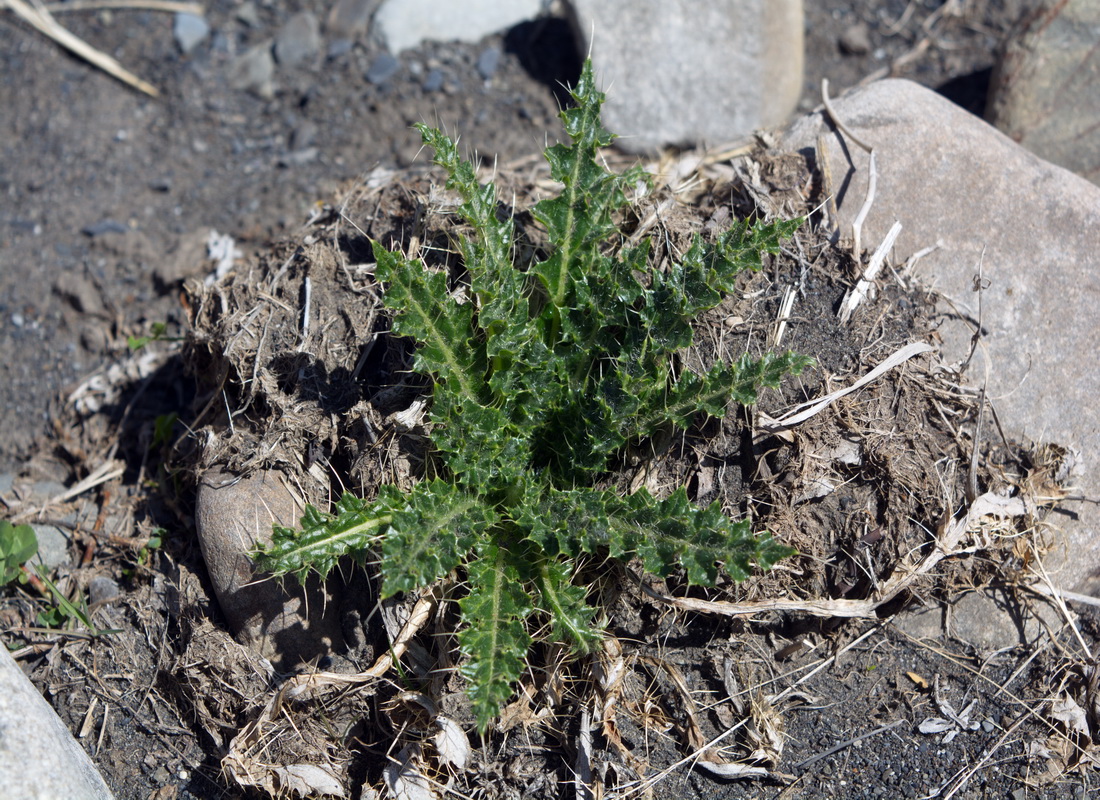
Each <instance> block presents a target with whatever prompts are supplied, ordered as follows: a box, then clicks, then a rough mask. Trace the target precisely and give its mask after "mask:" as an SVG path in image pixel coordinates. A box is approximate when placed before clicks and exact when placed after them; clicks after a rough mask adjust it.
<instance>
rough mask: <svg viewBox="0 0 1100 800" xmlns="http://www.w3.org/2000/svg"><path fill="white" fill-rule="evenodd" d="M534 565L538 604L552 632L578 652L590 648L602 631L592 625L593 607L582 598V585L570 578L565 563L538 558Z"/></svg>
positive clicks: (599, 637) (594, 612)
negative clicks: (539, 601) (548, 619)
mask: <svg viewBox="0 0 1100 800" xmlns="http://www.w3.org/2000/svg"><path fill="white" fill-rule="evenodd" d="M536 569H537V573H536V575H535V583H536V585H537V586H538V592H539V597H540V598H541V601H542V603H541V605H542V608H543V610H545V611H546V612H547V613H548V614H549V616H550V623H551V625H552V626H553V629H554V634H555V635H556V636H557V637H558V638H559V639H560V640H562V641H565V642H568V643H570V644H573V645H574V646H575V647H576V648H577V649H578V650H580V652H582V653H588V652H591V651H592V648H593V647H595V645H597V644H598V643H599V642H600V640H601V639H602V638H603V634H602V633H601V632H600V631H599V630H598V629H597V628H595V627H594V624H593V617H594V616H595V614H596V611H595V609H594V608H592V607H591V606H589V605H588V604H587V603H585V602H584V595H585V592H584V589H582V588H581V587H580V586H576V585H575V584H573V583H572V582H570V569H569V566H568V565H567V564H563V563H561V562H559V561H550V560H548V559H546V558H539V559H538V560H537V561H536Z"/></svg>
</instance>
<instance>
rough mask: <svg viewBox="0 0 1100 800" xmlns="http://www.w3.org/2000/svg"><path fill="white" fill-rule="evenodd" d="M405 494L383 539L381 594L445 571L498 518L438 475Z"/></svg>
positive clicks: (413, 586)
mask: <svg viewBox="0 0 1100 800" xmlns="http://www.w3.org/2000/svg"><path fill="white" fill-rule="evenodd" d="M403 499H404V507H403V508H401V509H399V510H398V509H395V510H394V511H393V514H392V519H391V521H390V526H389V531H388V532H387V534H386V537H385V539H384V540H383V542H382V597H391V596H393V595H395V594H397V593H398V592H407V591H411V590H412V589H419V588H420V587H422V586H427V585H428V584H429V583H431V582H432V581H434V580H436V579H437V578H440V577H442V576H444V575H446V574H447V573H448V572H450V571H451V570H452V569H454V568H455V567H457V566H458V565H459V563H460V562H461V561H462V559H463V557H464V556H465V555H466V554H467V553H468V552H469V551H470V549H471V547H473V545H474V542H475V541H477V539H478V538H479V537H481V536H483V535H484V534H485V533H486V531H488V529H489V528H490V527H491V526H493V525H495V524H496V523H497V521H498V519H499V517H498V516H497V514H496V512H495V511H494V510H493V509H492V507H490V506H488V505H486V504H485V502H484V501H483V500H482V499H481V498H480V497H478V496H476V495H471V494H468V493H466V492H463V491H462V490H461V489H458V488H457V487H455V486H454V485H452V484H449V483H445V482H444V481H441V480H439V479H436V480H431V481H424V482H423V483H419V484H417V485H416V486H415V487H413V490H412V492H410V493H409V494H408V495H406V496H405V497H404V498H403Z"/></svg>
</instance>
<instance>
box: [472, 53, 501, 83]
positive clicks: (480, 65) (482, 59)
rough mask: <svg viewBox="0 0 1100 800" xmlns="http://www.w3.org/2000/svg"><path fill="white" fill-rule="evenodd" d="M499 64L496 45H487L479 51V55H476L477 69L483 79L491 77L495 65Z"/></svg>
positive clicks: (495, 67) (494, 70) (495, 69)
mask: <svg viewBox="0 0 1100 800" xmlns="http://www.w3.org/2000/svg"><path fill="white" fill-rule="evenodd" d="M499 65H500V49H499V48H496V47H488V48H486V49H485V50H482V51H481V55H479V56H478V57H477V71H478V74H479V75H481V77H482V78H484V79H485V80H489V79H490V78H491V77H493V73H494V72H496V71H497V67H498V66H499Z"/></svg>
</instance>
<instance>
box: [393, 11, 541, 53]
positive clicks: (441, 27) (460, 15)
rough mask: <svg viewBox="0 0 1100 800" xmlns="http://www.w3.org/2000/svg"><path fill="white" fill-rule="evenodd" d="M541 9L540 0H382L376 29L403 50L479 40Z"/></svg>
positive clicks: (394, 48)
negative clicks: (426, 44) (440, 43)
mask: <svg viewBox="0 0 1100 800" xmlns="http://www.w3.org/2000/svg"><path fill="white" fill-rule="evenodd" d="M541 10H542V2H541V0H465V2H462V3H455V2H440V0H383V3H382V5H381V6H379V8H378V11H377V12H376V13H375V15H374V27H373V31H374V32H375V33H377V34H378V36H379V37H380V38H381V39H382V42H383V43H384V44H385V45H386V47H387V48H388V49H389V50H390V52H391V53H400V52H401V51H402V50H408V49H409V48H410V47H416V46H417V45H419V44H420V43H421V42H423V41H434V42H476V41H478V40H479V39H481V38H483V37H485V36H488V35H489V34H491V33H496V32H497V31H502V30H504V29H506V28H511V27H512V26H513V25H518V24H519V23H521V22H523V21H525V20H529V19H534V18H535V17H537V16H538V15H539V12H540V11H541Z"/></svg>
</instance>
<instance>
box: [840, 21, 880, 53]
mask: <svg viewBox="0 0 1100 800" xmlns="http://www.w3.org/2000/svg"><path fill="white" fill-rule="evenodd" d="M871 47H873V45H872V44H871V29H870V28H868V27H867V24H866V23H864V22H857V23H856V24H855V25H849V26H848V28H847V29H846V30H845V31H844V33H842V34H840V51H841V52H842V53H845V54H847V55H850V56H864V55H867V54H868V53H870V52H871Z"/></svg>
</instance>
